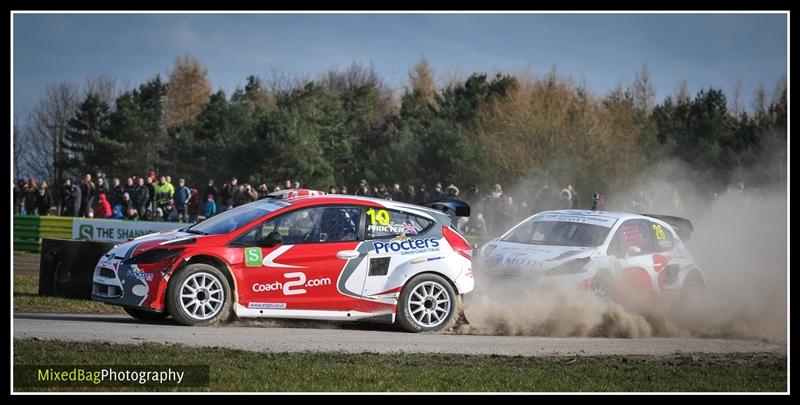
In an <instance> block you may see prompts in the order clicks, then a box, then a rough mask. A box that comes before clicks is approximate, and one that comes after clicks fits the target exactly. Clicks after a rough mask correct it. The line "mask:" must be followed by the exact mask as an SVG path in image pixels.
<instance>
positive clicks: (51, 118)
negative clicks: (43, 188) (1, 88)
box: [15, 82, 78, 184]
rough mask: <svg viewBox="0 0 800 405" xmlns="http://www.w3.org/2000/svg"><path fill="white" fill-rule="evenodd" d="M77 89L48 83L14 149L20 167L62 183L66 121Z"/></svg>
mask: <svg viewBox="0 0 800 405" xmlns="http://www.w3.org/2000/svg"><path fill="white" fill-rule="evenodd" d="M77 105H78V89H77V88H76V87H75V86H74V85H73V84H72V83H68V82H62V83H59V84H56V85H50V86H48V87H47V88H46V90H45V94H44V97H43V98H42V99H41V100H39V102H38V104H37V105H36V106H35V107H34V109H33V110H32V111H31V113H30V114H29V115H28V117H27V120H26V122H25V126H24V127H23V129H22V131H21V134H20V142H19V148H20V149H19V151H18V153H17V152H16V151H15V160H18V161H19V162H18V165H19V170H21V171H24V172H27V173H29V174H30V175H33V176H37V177H38V178H41V179H47V180H49V181H50V182H51V183H55V184H61V182H62V181H63V180H64V176H65V174H66V173H64V169H65V168H64V161H65V160H66V156H65V155H64V153H65V152H64V149H63V142H64V135H65V133H66V127H67V122H68V121H69V120H70V119H71V118H72V117H73V115H74V114H75V110H76V108H77Z"/></svg>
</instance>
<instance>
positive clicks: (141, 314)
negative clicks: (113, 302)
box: [124, 307, 169, 322]
mask: <svg viewBox="0 0 800 405" xmlns="http://www.w3.org/2000/svg"><path fill="white" fill-rule="evenodd" d="M124 309H125V312H126V313H128V315H130V316H132V317H133V318H134V319H137V320H139V321H143V322H157V321H163V320H164V319H166V318H167V317H168V316H169V312H167V311H164V312H154V311H145V310H143V309H138V308H128V307H124Z"/></svg>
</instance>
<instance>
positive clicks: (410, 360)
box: [14, 340, 786, 392]
mask: <svg viewBox="0 0 800 405" xmlns="http://www.w3.org/2000/svg"><path fill="white" fill-rule="evenodd" d="M14 364H15V365H21V364H28V365H34V364H36V365H48V364H80V365H100V364H138V365H148V364H149V365H152V364H160V365H182V364H185V365H188V364H208V365H210V387H207V388H206V387H202V388H187V389H184V388H181V389H177V388H172V389H170V390H188V391H295V392H297V391H300V392H310V391H336V392H338V391H369V392H380V391H414V392H422V391H455V392H464V391H512V392H519V391H781V392H785V391H786V357H785V356H778V355H769V354H757V355H756V354H754V355H732V356H720V355H708V356H706V355H704V356H701V357H697V356H689V355H687V356H680V357H674V356H673V357H659V358H656V357H639V358H623V357H594V358H586V357H579V358H572V359H570V358H555V357H549V358H547V357H545V358H525V357H505V356H464V355H437V354H407V355H391V354H342V353H254V352H247V351H241V350H230V349H222V348H188V347H179V346H167V345H158V344H146V345H143V346H137V345H117V344H107V343H69V342H53V341H32V340H15V341H14ZM16 390H26V391H27V390H40V391H47V390H52V391H64V390H77V391H93V390H120V391H131V390H136V391H138V390H155V389H153V388H144V389H143V388H138V387H137V388H128V387H124V388H102V387H101V388H97V387H94V388H93V387H76V388H50V389H47V388H16Z"/></svg>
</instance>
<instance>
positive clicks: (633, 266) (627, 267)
mask: <svg viewBox="0 0 800 405" xmlns="http://www.w3.org/2000/svg"><path fill="white" fill-rule="evenodd" d="M653 245H654V242H653V237H652V230H651V227H650V221H647V220H644V219H632V220H627V221H625V222H623V223H622V224H620V226H619V227H618V228H617V231H616V232H615V234H614V237H613V239H612V241H611V244H610V245H609V255H611V256H614V257H615V258H616V260H617V263H618V266H617V267H618V271H617V274H616V277H615V280H614V298H615V299H616V300H617V301H619V302H621V303H623V304H632V305H637V304H641V305H651V304H654V303H655V302H656V300H657V297H658V291H659V288H658V272H657V271H656V261H654V253H655V248H654V246H653ZM659 270H660V269H659Z"/></svg>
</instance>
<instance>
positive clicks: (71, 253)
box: [39, 238, 114, 299]
mask: <svg viewBox="0 0 800 405" xmlns="http://www.w3.org/2000/svg"><path fill="white" fill-rule="evenodd" d="M113 247H114V242H99V241H85V240H70V239H54V238H45V239H43V240H42V249H41V251H42V253H41V260H40V262H39V295H48V296H56V297H67V298H85V299H89V298H91V295H92V276H93V274H94V268H95V266H96V265H97V262H98V260H100V257H102V256H103V255H104V254H105V253H106V252H108V251H109V250H111V249H112V248H113Z"/></svg>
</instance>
